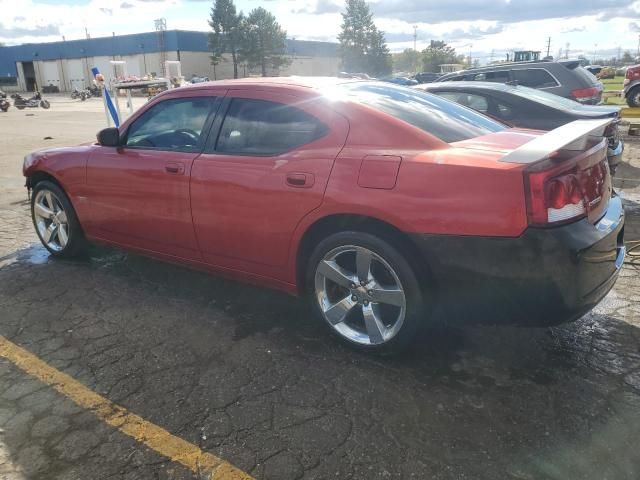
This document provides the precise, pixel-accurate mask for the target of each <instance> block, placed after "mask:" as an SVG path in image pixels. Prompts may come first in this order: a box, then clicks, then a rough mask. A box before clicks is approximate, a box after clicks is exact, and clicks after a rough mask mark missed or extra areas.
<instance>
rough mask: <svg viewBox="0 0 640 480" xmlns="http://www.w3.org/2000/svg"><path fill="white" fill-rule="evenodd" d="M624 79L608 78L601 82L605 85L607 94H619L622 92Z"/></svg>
mask: <svg viewBox="0 0 640 480" xmlns="http://www.w3.org/2000/svg"><path fill="white" fill-rule="evenodd" d="M623 80H624V77H616V78H608V79H606V80H601V82H602V84H603V85H604V91H605V92H616V91H617V92H619V91H620V90H622V81H623Z"/></svg>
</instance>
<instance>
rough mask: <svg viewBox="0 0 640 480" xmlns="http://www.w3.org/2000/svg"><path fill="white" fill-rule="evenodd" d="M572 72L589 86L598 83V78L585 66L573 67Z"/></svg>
mask: <svg viewBox="0 0 640 480" xmlns="http://www.w3.org/2000/svg"><path fill="white" fill-rule="evenodd" d="M573 72H574V73H575V74H576V76H577V77H578V78H579V79H580V80H582V81H583V82H584V83H585V84H586V85H589V86H591V85H598V79H597V78H596V76H595V75H594V74H593V73H591V72H590V71H589V70H587V69H586V68H584V67H580V66H578V67H576V68H574V69H573Z"/></svg>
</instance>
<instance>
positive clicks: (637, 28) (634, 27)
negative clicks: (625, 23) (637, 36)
mask: <svg viewBox="0 0 640 480" xmlns="http://www.w3.org/2000/svg"><path fill="white" fill-rule="evenodd" d="M629 30H630V31H632V32H634V33H638V32H640V25H638V23H637V22H631V23H629Z"/></svg>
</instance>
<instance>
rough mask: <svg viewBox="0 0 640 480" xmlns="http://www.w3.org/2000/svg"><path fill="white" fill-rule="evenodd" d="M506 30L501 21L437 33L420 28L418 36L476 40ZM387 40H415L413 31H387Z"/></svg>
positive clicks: (385, 35) (448, 40) (447, 40)
mask: <svg viewBox="0 0 640 480" xmlns="http://www.w3.org/2000/svg"><path fill="white" fill-rule="evenodd" d="M503 30H504V26H503V25H502V24H500V23H498V24H496V25H492V26H488V27H479V26H474V25H471V26H470V27H469V28H455V29H452V30H448V31H447V32H446V33H444V34H441V33H436V32H431V31H427V30H418V31H417V34H418V38H419V39H421V40H422V41H424V40H444V41H445V42H452V41H463V40H476V39H480V38H484V37H486V36H489V35H495V34H497V33H500V32H502V31H503ZM384 37H385V41H386V42H387V43H396V42H409V41H413V32H385V34H384Z"/></svg>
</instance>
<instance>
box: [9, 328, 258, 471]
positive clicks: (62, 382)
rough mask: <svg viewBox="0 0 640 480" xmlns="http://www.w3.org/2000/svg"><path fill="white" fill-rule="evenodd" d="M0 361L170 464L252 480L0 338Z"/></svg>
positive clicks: (224, 462)
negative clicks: (8, 362) (8, 363)
mask: <svg viewBox="0 0 640 480" xmlns="http://www.w3.org/2000/svg"><path fill="white" fill-rule="evenodd" d="M0 357H4V358H5V359H7V360H8V361H10V362H11V363H13V364H14V365H15V366H17V367H18V368H20V369H21V370H23V371H24V372H25V373H27V374H29V375H31V376H33V377H35V378H37V379H38V380H40V381H42V382H43V383H46V384H47V385H50V386H51V387H53V388H54V389H55V390H57V391H58V392H60V393H61V394H63V395H64V396H65V397H67V398H69V399H71V400H73V401H74V402H75V403H77V404H78V405H79V406H81V407H82V408H86V409H88V410H91V411H92V412H93V413H94V414H95V415H96V416H97V417H98V418H100V419H101V420H102V421H104V422H105V423H107V424H108V425H111V426H112V427H115V428H117V429H118V430H120V431H121V432H122V433H124V434H126V435H128V436H130V437H132V438H133V439H135V440H136V441H138V442H140V443H142V444H144V445H146V446H147V447H149V448H150V449H152V450H154V451H156V452H157V453H159V454H160V455H163V456H165V457H167V458H168V459H170V460H171V461H173V462H177V463H180V464H182V465H184V466H185V467H187V468H188V469H189V470H191V471H192V472H194V473H196V474H199V475H205V476H207V478H209V479H210V480H253V477H251V476H250V475H249V474H247V473H245V472H243V471H242V470H240V469H238V468H236V467H234V466H233V465H231V464H230V463H229V462H226V461H224V460H222V459H221V458H218V457H216V456H215V455H213V454H211V453H207V452H203V451H202V450H200V448H198V447H197V446H196V445H193V444H192V443H189V442H187V441H185V440H183V439H181V438H178V437H176V436H175V435H172V434H171V433H169V432H168V431H166V430H165V429H164V428H161V427H159V426H157V425H154V424H153V423H151V422H148V421H146V420H145V419H144V418H142V417H140V416H138V415H136V414H134V413H131V412H129V411H128V410H127V409H126V408H124V407H121V406H120V405H116V404H115V403H113V402H111V401H110V400H107V399H106V398H104V397H102V396H101V395H98V394H97V393H96V392H94V391H93V390H91V389H89V388H87V387H86V386H84V385H83V384H82V383H80V382H78V381H77V380H74V379H73V378H72V377H70V376H69V375H67V374H66V373H62V372H61V371H59V370H56V369H55V368H53V367H51V366H49V365H48V364H47V363H45V362H44V361H42V360H40V359H39V358H38V357H36V356H35V355H33V354H32V353H30V352H28V351H27V350H25V349H24V348H21V347H19V346H18V345H16V344H14V343H12V342H10V341H9V340H7V339H6V338H5V337H3V336H1V335H0Z"/></svg>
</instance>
